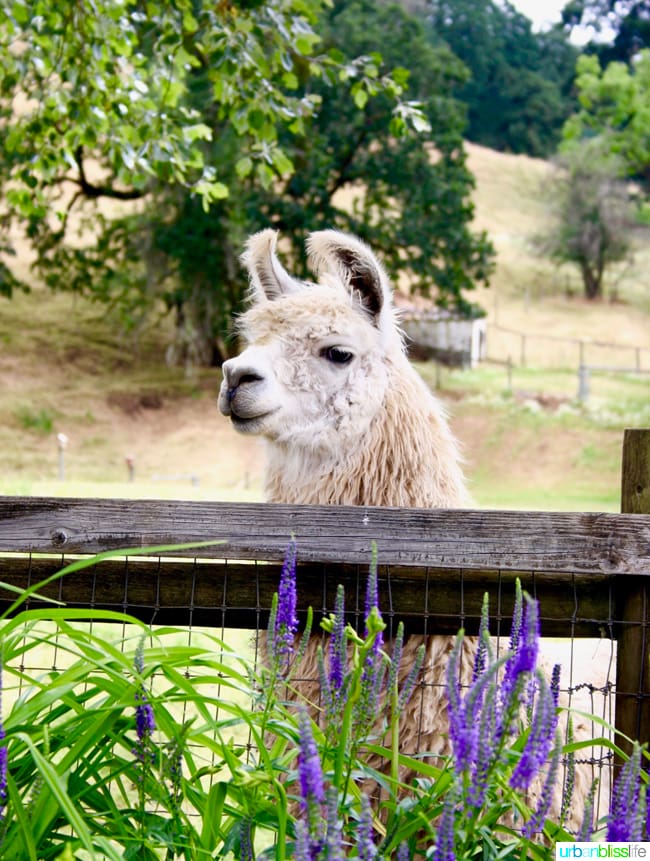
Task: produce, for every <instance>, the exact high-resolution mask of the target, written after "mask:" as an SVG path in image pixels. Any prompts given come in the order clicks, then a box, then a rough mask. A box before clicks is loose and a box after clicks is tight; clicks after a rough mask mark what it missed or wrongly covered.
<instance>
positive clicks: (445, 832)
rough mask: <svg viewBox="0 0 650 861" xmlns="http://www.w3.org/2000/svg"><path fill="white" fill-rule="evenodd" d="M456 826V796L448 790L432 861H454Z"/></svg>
mask: <svg viewBox="0 0 650 861" xmlns="http://www.w3.org/2000/svg"><path fill="white" fill-rule="evenodd" d="M455 826H456V797H455V793H454V792H453V790H452V791H450V792H449V793H448V794H447V797H446V798H445V803H444V806H443V808H442V816H441V817H440V824H439V825H438V834H437V835H436V847H435V849H434V852H433V861H456V853H455V851H454V850H455V843H454V834H455Z"/></svg>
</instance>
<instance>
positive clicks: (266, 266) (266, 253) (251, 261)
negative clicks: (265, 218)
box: [241, 229, 303, 300]
mask: <svg viewBox="0 0 650 861" xmlns="http://www.w3.org/2000/svg"><path fill="white" fill-rule="evenodd" d="M277 241H278V234H277V231H275V230H270V229H269V230H262V231H260V232H259V233H255V234H254V235H253V236H251V237H250V239H249V240H248V242H247V243H246V250H245V251H244V253H243V254H242V257H241V260H242V263H243V264H244V266H245V267H246V268H247V269H248V273H249V275H250V281H251V287H252V289H253V293H254V295H255V297H256V298H257V299H264V298H266V299H269V300H273V299H277V298H278V296H281V295H282V294H283V293H295V292H296V291H297V290H301V289H302V286H303V285H302V284H301V283H300V281H297V280H296V279H294V278H292V277H291V275H289V273H288V272H287V271H286V270H285V269H284V267H283V266H282V264H281V263H280V261H279V260H278V258H277V257H276V254H275V246H276V245H277Z"/></svg>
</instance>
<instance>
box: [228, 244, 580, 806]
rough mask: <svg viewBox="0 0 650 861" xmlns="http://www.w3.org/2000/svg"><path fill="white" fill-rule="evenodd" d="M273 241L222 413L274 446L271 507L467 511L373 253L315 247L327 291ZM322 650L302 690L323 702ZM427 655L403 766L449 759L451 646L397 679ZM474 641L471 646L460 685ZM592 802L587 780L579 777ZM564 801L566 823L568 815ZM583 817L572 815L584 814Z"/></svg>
mask: <svg viewBox="0 0 650 861" xmlns="http://www.w3.org/2000/svg"><path fill="white" fill-rule="evenodd" d="M276 242H277V236H276V233H275V231H273V230H264V231H262V232H261V233H258V234H256V235H254V236H253V237H251V238H250V239H249V241H248V244H247V247H246V252H245V254H244V256H243V258H242V259H243V261H244V263H245V265H246V267H247V268H248V271H249V273H250V283H251V293H252V297H251V298H252V300H253V301H252V307H251V308H250V309H249V310H248V311H247V312H246V313H245V314H244V315H243V317H242V319H241V323H240V331H241V334H242V335H243V337H244V339H245V341H246V343H247V346H246V347H245V349H244V350H243V352H242V353H241V354H240V355H239V356H238V357H237V358H235V359H230V360H228V361H227V362H225V363H224V365H223V383H222V386H221V390H220V393H219V409H220V410H221V412H222V413H223V414H224V415H225V416H229V417H230V419H231V421H232V424H233V425H234V427H235V428H236V429H237V430H238V431H239V432H240V433H244V434H254V435H258V436H261V437H263V438H264V439H265V441H266V446H267V469H266V478H265V492H266V498H267V499H268V501H270V502H285V503H295V504H309V503H312V504H334V505H336V504H338V505H362V506H365V505H368V506H372V505H383V506H398V507H420V508H430V507H431V508H458V507H463V506H468V504H469V502H470V499H469V495H468V493H467V490H466V486H465V480H464V477H463V472H462V469H461V459H460V456H459V451H458V446H457V444H456V441H455V439H454V437H453V435H452V433H451V431H450V428H449V425H448V422H447V418H446V414H445V411H444V409H443V407H442V405H441V404H440V403H439V401H438V400H437V398H435V396H434V395H433V394H432V393H431V391H430V390H429V388H428V387H427V386H426V385H425V383H424V382H423V381H422V379H421V377H420V376H419V375H418V373H417V371H416V370H415V368H414V367H413V366H412V365H411V363H410V362H409V360H408V358H407V356H406V353H405V350H404V345H403V340H402V336H401V333H400V330H399V326H398V320H397V313H396V311H395V309H394V308H393V304H392V291H391V288H390V284H389V281H388V278H387V276H386V274H385V272H384V270H383V268H382V266H381V264H380V263H379V261H378V260H377V259H376V257H375V255H374V254H373V253H372V251H371V250H370V249H369V248H368V247H367V246H366V245H365V244H364V243H362V242H361V241H359V240H358V239H356V238H354V237H351V236H348V235H345V234H342V233H339V232H337V231H334V230H324V231H319V232H316V233H312V234H311V235H310V237H309V240H308V245H307V251H308V259H309V263H310V266H311V267H312V270H313V271H314V272H315V273H316V274H317V276H318V282H317V283H304V282H301V281H298V280H296V279H295V278H293V277H292V276H290V275H289V274H288V273H287V272H286V271H285V269H284V268H283V266H282V265H281V263H280V261H279V260H278V257H277V255H276ZM317 641H318V637H317V636H315V635H314V636H312V642H311V643H310V644H309V646H308V648H307V652H306V654H305V658H304V662H305V663H303V665H302V666H301V670H304V673H301V675H303V674H304V675H305V677H306V678H307V679H313V682H312V681H310V682H308V683H304V684H303V685H301V689H302V691H303V692H304V693H305V694H306V695H307V696H308V697H309V698H310V699H311V701H313V702H317V701H318V687H319V686H318V681H317V679H318V672H317V657H316V651H317ZM423 642H424V643H425V647H426V654H425V661H424V665H423V668H422V672H421V681H422V687H421V688H420V690H419V695H418V696H415V697H413V698H412V700H411V703H410V704H409V706H408V707H407V713H406V714H404V715H403V717H402V721H401V724H400V744H401V746H402V749H403V750H404V751H406V752H410V753H413V752H415V751H417V750H418V749H419V750H428V751H433V752H436V753H438V754H441V755H446V754H449V753H450V752H451V747H450V741H449V738H448V732H447V727H448V716H447V700H446V693H445V685H444V679H445V673H446V668H447V663H448V658H449V654H450V652H451V650H452V648H453V644H454V638H452V637H444V636H429V637H426V638H425V637H423V636H421V635H411V636H409V637H408V638H407V639H406V642H405V644H404V652H403V660H402V669H401V675H403V676H405V675H406V674H407V673H408V670H409V668H410V666H412V662H413V660H414V657H415V654H416V651H417V649H418V647H419V646H420V644H421V643H423ZM475 653H476V640H474V639H472V638H466V641H465V647H464V653H463V656H462V661H461V664H462V666H461V676H462V677H461V682H464V683H466V682H468V681H469V678H470V677H471V672H472V667H473V663H474V655H475ZM576 784H577V786H576V789H577V791H578V792H581V793H583V794H586V792H587V790H588V787H589V784H590V781H589V780H588V778H587V775H582V776H581V775H580V774H577V775H576ZM559 803H560V800H559V798H558V799H557V805H556V806H555V807H556V810H559ZM581 806H582V805H581V804H580V803H578V804H574V807H575V808H580V807H581Z"/></svg>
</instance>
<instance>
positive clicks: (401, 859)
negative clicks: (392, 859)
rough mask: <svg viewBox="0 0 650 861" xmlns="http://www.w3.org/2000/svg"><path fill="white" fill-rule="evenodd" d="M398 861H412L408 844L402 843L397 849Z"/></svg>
mask: <svg viewBox="0 0 650 861" xmlns="http://www.w3.org/2000/svg"><path fill="white" fill-rule="evenodd" d="M397 861H411V853H410V852H409V847H408V843H400V845H399V846H398V848H397Z"/></svg>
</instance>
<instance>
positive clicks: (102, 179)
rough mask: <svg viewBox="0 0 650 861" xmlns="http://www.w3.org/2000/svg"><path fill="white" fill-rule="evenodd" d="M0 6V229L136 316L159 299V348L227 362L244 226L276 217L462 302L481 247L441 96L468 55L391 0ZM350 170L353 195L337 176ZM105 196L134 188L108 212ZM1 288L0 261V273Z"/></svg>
mask: <svg viewBox="0 0 650 861" xmlns="http://www.w3.org/2000/svg"><path fill="white" fill-rule="evenodd" d="M41 5H42V7H43V8H42V9H41ZM0 14H2V16H3V17H2V22H1V23H2V24H3V28H0V34H2V35H0V40H2V39H4V42H0V48H1V49H4V53H3V60H2V63H3V66H2V77H1V79H0V104H1V108H0V109H1V110H2V113H3V116H4V119H5V121H6V122H7V124H8V127H9V129H10V132H9V134H8V135H7V136H6V138H5V139H4V140H3V143H2V147H0V179H1V180H2V181H3V183H4V185H5V188H6V207H7V211H6V214H5V216H4V219H3V222H2V224H1V225H0V227H2V226H4V227H5V228H6V230H7V231H8V229H9V227H10V226H11V224H12V223H13V224H17V223H19V224H21V225H22V226H23V227H25V228H26V230H27V233H28V236H29V239H30V241H31V242H32V243H33V245H34V247H35V249H36V252H37V260H36V264H35V268H36V271H37V272H38V273H39V274H40V276H41V277H42V278H43V279H44V280H45V282H46V283H47V284H48V285H49V286H50V287H52V288H53V289H67V290H75V291H79V292H84V293H87V294H89V295H91V296H92V297H93V298H95V299H96V300H97V301H99V302H101V303H103V304H104V305H105V306H107V307H108V308H111V309H115V310H117V311H118V312H119V314H120V316H121V318H122V321H123V322H124V323H125V324H126V325H127V326H131V327H134V328H135V327H137V326H138V325H139V323H140V322H141V321H142V320H143V319H144V318H145V317H146V316H147V315H149V314H150V313H151V311H152V309H155V308H156V307H159V305H160V303H162V305H163V307H164V309H165V310H166V311H167V312H171V313H173V314H174V315H175V322H176V330H177V337H176V342H175V344H174V345H173V348H172V350H171V352H170V358H171V359H173V360H177V361H181V360H189V361H192V362H194V363H207V362H211V361H219V360H220V359H221V358H223V357H224V355H225V354H226V353H227V352H228V351H229V349H230V347H229V346H228V344H227V343H226V341H225V338H226V336H227V333H228V330H229V328H230V321H231V318H232V314H233V313H234V312H236V311H238V310H240V308H241V304H242V300H243V295H244V286H245V285H244V278H243V273H242V272H241V270H240V268H239V265H238V257H239V254H240V253H241V250H242V246H243V242H244V240H245V237H246V236H247V235H248V234H250V233H251V232H253V231H255V230H257V229H259V228H261V227H266V226H269V224H271V225H275V226H278V227H280V228H284V229H285V231H287V232H288V233H289V234H290V240H291V242H292V243H294V248H295V249H297V248H298V247H301V246H302V242H303V240H304V234H305V232H306V231H307V230H309V229H313V228H317V227H321V226H323V225H324V224H326V225H327V226H328V227H331V226H339V227H344V228H348V229H352V230H355V231H356V232H358V233H360V234H361V235H362V236H364V237H366V238H368V239H370V240H371V241H374V242H375V244H376V245H377V247H378V250H379V251H380V253H381V252H383V253H384V255H385V258H386V260H387V265H388V267H389V269H390V271H391V273H392V274H397V273H398V272H402V271H403V270H404V269H406V270H407V271H409V269H410V271H409V274H410V275H411V280H412V284H413V287H414V289H417V290H419V291H421V292H425V293H426V292H433V293H434V294H436V295H437V294H438V291H439V295H440V296H441V297H442V299H443V300H444V301H447V302H448V303H449V304H452V305H458V306H460V307H461V308H463V309H465V310H470V306H469V303H468V302H467V300H466V299H465V298H464V296H463V291H465V290H467V289H471V287H472V286H473V285H474V283H475V282H476V281H486V280H487V278H488V275H489V272H490V267H491V247H490V245H489V243H488V242H487V239H486V237H485V236H484V235H479V236H474V235H472V234H471V233H470V231H469V224H470V221H471V218H472V207H471V204H470V202H469V194H470V192H471V187H472V180H471V176H470V175H469V173H468V171H467V168H466V166H465V159H464V154H463V150H462V137H461V133H462V123H463V120H462V110H461V109H460V107H459V105H458V104H457V103H455V102H454V101H453V99H451V97H450V89H451V85H452V81H454V80H455V79H456V78H457V77H458V76H459V75H462V74H463V72H462V69H461V67H460V65H459V64H458V63H457V62H456V61H455V59H454V58H453V57H452V56H451V55H450V54H449V52H448V51H440V50H438V51H434V50H433V49H432V48H431V47H430V46H429V45H427V43H426V39H424V37H423V34H422V28H421V26H420V25H418V24H417V22H416V21H414V20H413V19H411V18H409V16H408V15H406V13H405V12H403V11H401V10H400V9H399V8H397V7H394V8H392V7H388V6H384V5H383V4H382V5H381V6H377V5H376V4H373V3H369V2H365V3H363V2H356V0H351V2H346V3H336V4H333V5H332V6H331V8H330V6H329V4H325V3H324V2H321V0H272V2H269V3H264V4H260V3H246V4H244V3H238V4H237V3H219V4H216V5H215V4H208V3H192V2H190V0H175V2H173V3H164V4H163V3H157V2H151V3H148V4H147V6H146V14H145V13H144V12H143V11H142V9H141V8H140V6H139V5H138V4H136V3H135V2H131V0H124V2H123V3H120V4H115V3H110V2H105V3H99V4H92V6H91V4H86V3H79V4H74V5H73V6H72V7H70V8H69V9H68V8H65V9H63V10H58V9H57V10H55V9H52V8H50V7H49V6H47V4H45V3H42V4H37V8H36V10H35V11H32V12H31V13H30V14H29V15H28V14H27V7H26V6H23V4H21V3H9V2H8V0H5V2H4V4H0ZM318 15H320V19H318V18H317V16H318ZM405 44H408V45H409V52H408V55H407V56H404V45H405ZM25 45H28V46H29V47H28V48H25V47H24V46H25ZM20 46H22V47H20ZM378 48H379V49H380V50H381V51H382V56H380V55H379V54H378V53H377V49H378ZM382 57H383V59H382ZM404 65H407V66H408V67H409V68H408V70H406V69H405V68H404ZM407 83H408V84H409V86H410V89H409V92H408V96H409V98H408V100H406V99H403V98H402V96H403V93H404V92H405V88H406V86H407ZM27 92H28V93H29V95H30V100H29V101H26V100H25V93H27ZM12 100H13V101H12ZM16 100H18V102H16ZM418 100H421V101H422V103H423V104H422V108H420V104H419V101H418ZM18 103H19V104H20V110H19V111H16V110H15V107H16V105H17V104H18ZM430 126H431V132H429V127H430ZM407 133H408V134H407ZM432 147H433V149H434V151H435V152H436V156H435V157H434V158H432V157H431V148H432ZM360 184H367V186H368V193H367V195H366V196H365V198H364V200H363V202H362V204H361V205H360V207H359V208H358V209H357V210H356V211H355V213H354V214H350V213H349V212H348V211H347V210H346V208H345V207H343V206H341V204H340V202H339V200H338V199H335V194H336V192H337V191H341V190H342V189H350V188H355V187H359V185H360ZM100 198H112V199H117V200H122V201H128V200H137V199H140V200H141V203H140V204H139V205H138V207H137V208H134V209H132V210H131V212H130V214H128V215H122V216H120V217H116V216H115V214H113V215H112V217H111V218H107V217H106V216H105V215H102V214H100V213H99V212H98V211H97V209H96V208H95V207H94V204H95V203H96V202H97V201H98V200H99V199H100ZM84 202H86V203H87V204H93V207H92V208H91V209H89V208H88V207H84V205H83V204H84ZM81 213H83V214H84V215H85V216H86V218H85V219H84V221H83V223H82V227H83V229H84V232H83V234H82V237H81V241H79V238H77V237H71V236H70V232H71V227H70V223H71V221H72V218H71V216H72V215H77V214H81ZM70 239H74V240H75V241H70ZM296 253H298V252H296ZM405 258H407V259H408V261H409V263H408V265H406V264H405V262H404V259H405ZM434 285H435V290H434ZM13 287H14V284H13V283H12V282H11V281H10V279H9V278H8V277H7V278H2V271H0V290H2V291H3V292H5V293H10V291H11V289H12V288H13Z"/></svg>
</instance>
